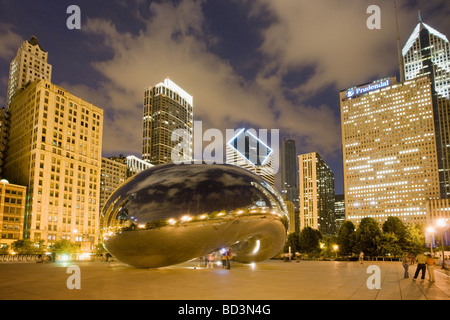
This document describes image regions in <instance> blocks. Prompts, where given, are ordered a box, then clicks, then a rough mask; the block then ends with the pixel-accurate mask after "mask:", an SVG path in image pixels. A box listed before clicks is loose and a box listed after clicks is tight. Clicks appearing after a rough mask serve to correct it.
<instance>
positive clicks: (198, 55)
mask: <svg viewBox="0 0 450 320" xmlns="http://www.w3.org/2000/svg"><path fill="white" fill-rule="evenodd" d="M438 2H439V3H440V5H441V6H444V7H445V5H444V2H443V1H438ZM247 3H251V5H250V9H251V11H250V12H249V18H252V19H261V20H264V21H265V22H266V23H264V24H261V27H260V29H259V30H257V32H259V33H258V34H255V36H259V37H261V39H262V42H261V46H260V47H259V48H258V52H255V55H256V54H258V56H259V57H262V58H261V59H260V60H255V62H258V63H260V62H261V61H262V64H261V65H260V68H259V72H257V73H256V76H255V77H254V78H249V77H248V76H247V77H244V75H243V74H240V71H241V70H237V69H235V67H234V66H233V64H232V61H231V62H230V61H228V60H226V59H224V58H222V57H221V56H220V55H219V54H218V53H216V52H213V50H211V47H214V44H217V41H221V39H220V38H217V37H216V36H215V35H214V34H211V33H210V32H209V31H208V29H207V25H208V23H210V21H209V22H208V23H207V18H206V17H205V12H204V11H203V10H204V6H203V4H204V1H196V0H181V1H177V2H176V3H175V2H173V3H172V2H162V3H156V2H152V3H151V4H150V5H149V7H148V8H147V10H145V14H141V13H140V12H139V11H137V13H136V18H137V19H139V21H140V23H141V24H142V26H143V27H142V28H141V29H140V31H139V32H131V31H130V32H126V31H123V30H122V29H123V28H122V29H120V31H119V29H118V28H117V27H116V25H115V24H114V23H113V22H112V21H109V20H107V19H99V18H97V19H88V20H87V23H86V24H85V25H84V26H83V32H85V33H86V35H87V36H88V37H93V38H95V39H96V40H97V41H98V40H100V43H99V45H102V46H104V47H107V48H109V50H110V52H111V58H110V59H107V60H101V61H94V62H93V63H92V66H93V67H94V68H95V69H96V71H98V72H100V73H101V74H102V76H103V77H104V80H102V82H101V83H99V88H97V89H96V90H89V88H87V87H85V88H83V87H82V86H75V87H76V89H77V90H81V91H82V93H83V94H86V97H87V98H88V97H92V98H93V99H98V95H102V99H103V101H99V103H101V104H102V105H100V107H103V108H105V114H106V116H105V131H104V143H103V150H104V153H107V154H113V153H124V152H128V151H129V152H130V153H133V154H136V155H138V156H139V155H140V152H141V140H142V130H141V128H142V120H141V119H142V100H143V92H144V89H145V88H146V87H148V86H153V85H156V84H157V83H159V82H161V81H163V80H164V79H165V78H166V77H170V78H171V79H172V80H173V81H174V82H175V83H177V84H178V85H179V86H180V87H182V88H183V89H185V90H186V91H187V92H188V93H190V94H192V95H193V96H194V118H195V120H202V121H203V130H206V129H208V128H218V129H220V130H222V132H225V129H234V128H237V127H238V126H239V125H242V124H247V125H249V126H252V127H254V128H257V129H258V128H263V129H280V130H281V131H282V132H285V133H286V132H292V134H293V135H294V136H295V137H296V138H297V141H298V143H299V145H298V146H297V150H300V152H302V153H306V152H312V151H317V152H319V153H320V154H321V155H322V156H323V157H327V156H330V157H334V158H336V157H339V154H340V123H339V116H338V114H339V101H338V95H339V90H341V89H344V88H346V87H349V86H352V85H357V84H359V83H363V82H366V81H370V80H375V79H377V78H379V77H386V76H390V75H392V74H393V73H395V72H396V71H397V44H396V37H395V16H394V10H393V5H392V3H383V4H382V5H381V4H380V6H381V9H382V11H381V12H382V16H381V17H382V28H381V30H369V29H368V28H367V27H366V20H367V19H368V17H369V14H367V13H366V10H367V7H368V6H369V5H370V4H372V3H371V2H370V1H357V2H355V1H353V0H341V1H339V2H337V1H328V0H326V1H325V0H320V1H288V0H280V1H269V0H256V1H253V2H247ZM138 4H139V6H142V5H143V3H142V2H139V3H138ZM436 6H438V5H435V7H434V8H436ZM248 7H249V6H247V8H248ZM445 8H446V7H445ZM445 8H444V9H445ZM446 10H447V9H445V10H441V11H442V14H440V15H438V16H435V17H433V21H445V20H444V18H443V17H442V16H445V13H446V12H448V10H447V11H446ZM399 13H400V15H399V16H400V22H401V23H402V21H403V22H404V21H410V22H411V23H409V24H408V28H406V27H404V24H403V25H402V30H401V36H402V39H403V40H402V42H403V43H404V42H405V41H406V38H407V36H409V33H410V32H411V31H412V29H413V27H414V25H415V23H416V21H417V11H416V8H415V7H414V6H407V5H403V6H400V10H399ZM263 16H264V17H263ZM266 16H269V17H270V19H267V18H266ZM267 21H270V22H269V23H267ZM410 29H411V30H410ZM212 44H213V45H212ZM287 79H290V83H289V85H288V86H286V81H287ZM330 88H331V89H332V90H335V92H334V93H333V92H332V91H331V93H330V92H328V93H327V94H328V95H332V96H328V97H327V98H328V101H335V103H332V102H331V103H330V102H325V103H322V102H319V103H312V102H311V101H312V100H311V98H314V97H315V96H317V95H320V94H323V92H324V90H325V89H330ZM333 94H334V95H333ZM205 144H206V143H205ZM204 146H205V145H204ZM124 149H126V150H124ZM133 150H134V151H133ZM132 151H133V152H132Z"/></svg>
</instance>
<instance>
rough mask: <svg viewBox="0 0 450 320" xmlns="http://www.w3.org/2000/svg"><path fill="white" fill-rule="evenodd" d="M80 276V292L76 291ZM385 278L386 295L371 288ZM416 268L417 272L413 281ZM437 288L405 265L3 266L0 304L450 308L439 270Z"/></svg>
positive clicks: (445, 277) (449, 289)
mask: <svg viewBox="0 0 450 320" xmlns="http://www.w3.org/2000/svg"><path fill="white" fill-rule="evenodd" d="M72 265H77V266H78V267H79V268H80V269H79V270H80V273H79V275H80V284H81V288H80V289H68V287H67V280H68V278H69V277H71V275H72V272H71V271H69V270H68V267H69V266H72ZM371 265H376V266H378V267H379V268H380V270H381V276H380V280H381V282H380V284H381V287H380V289H376V288H375V289H369V288H368V286H367V284H366V282H367V280H368V278H369V277H370V276H371V275H372V273H367V271H368V267H369V266H371ZM415 269H416V266H415V265H413V266H410V268H409V271H410V275H411V276H412V274H413V272H414V271H415ZM435 270H436V271H435V278H436V281H435V282H434V283H432V282H429V281H428V274H427V275H426V278H425V279H426V280H420V277H419V279H417V280H415V281H413V280H411V278H409V279H404V278H403V267H402V265H401V263H400V262H375V261H365V262H364V263H363V264H360V263H359V262H338V261H300V262H295V261H292V262H283V261H280V260H270V261H265V262H261V263H258V264H256V265H255V266H252V265H244V264H239V263H232V266H231V269H230V270H227V269H222V268H221V267H218V266H216V267H215V268H213V269H211V268H204V267H203V265H202V263H201V262H200V261H191V262H188V263H184V264H180V265H176V266H171V267H166V268H161V269H136V268H133V267H130V266H127V265H124V264H122V263H120V262H117V261H115V262H101V261H96V262H89V261H88V262H82V261H74V262H57V263H26V262H23V263H18V262H14V263H0V300H449V299H450V276H449V274H448V273H445V270H441V269H440V266H437V267H436V268H435Z"/></svg>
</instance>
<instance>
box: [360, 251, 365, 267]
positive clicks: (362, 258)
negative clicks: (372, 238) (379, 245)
mask: <svg viewBox="0 0 450 320" xmlns="http://www.w3.org/2000/svg"><path fill="white" fill-rule="evenodd" d="M363 261H364V252H362V251H361V252H360V253H359V263H361V264H362V263H363Z"/></svg>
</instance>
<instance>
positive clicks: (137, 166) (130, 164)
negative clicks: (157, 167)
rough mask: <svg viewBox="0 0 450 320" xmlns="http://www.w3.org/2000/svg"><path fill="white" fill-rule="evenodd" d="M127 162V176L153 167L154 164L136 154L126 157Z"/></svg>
mask: <svg viewBox="0 0 450 320" xmlns="http://www.w3.org/2000/svg"><path fill="white" fill-rule="evenodd" d="M125 162H126V164H127V177H128V178H129V177H132V176H134V175H135V174H138V173H139V172H142V171H144V170H147V169H148V168H151V167H153V164H151V163H149V162H147V161H144V160H141V159H139V158H138V157H136V156H127V157H126V158H125Z"/></svg>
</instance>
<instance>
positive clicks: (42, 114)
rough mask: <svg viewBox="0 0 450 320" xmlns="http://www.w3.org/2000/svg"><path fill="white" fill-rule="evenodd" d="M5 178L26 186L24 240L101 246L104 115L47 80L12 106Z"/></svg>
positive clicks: (35, 84) (24, 90)
mask: <svg viewBox="0 0 450 320" xmlns="http://www.w3.org/2000/svg"><path fill="white" fill-rule="evenodd" d="M9 112H10V134H9V149H8V154H7V157H6V165H5V177H6V178H7V179H8V180H9V181H10V182H11V183H15V184H19V185H24V186H26V187H27V202H26V211H25V220H24V238H28V239H30V240H31V241H39V240H44V241H45V243H46V244H51V243H53V242H54V241H57V240H61V239H67V240H70V241H72V242H75V243H76V244H78V245H79V246H80V247H81V249H82V250H83V251H90V250H92V249H93V248H94V246H95V245H96V244H97V243H98V231H99V212H100V210H99V200H100V172H101V161H102V160H101V152H102V132H103V110H102V109H100V108H98V107H96V106H94V105H92V104H91V103H89V102H86V101H84V100H83V99H81V98H79V97H76V96H74V95H73V94H71V93H70V92H68V91H67V90H65V89H63V88H61V87H59V86H57V85H55V84H52V83H51V82H49V81H46V80H35V81H33V82H32V83H30V84H29V85H27V86H26V87H25V88H22V89H19V91H18V92H17V93H16V95H15V96H14V97H13V99H12V101H11V104H10V107H9Z"/></svg>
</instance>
